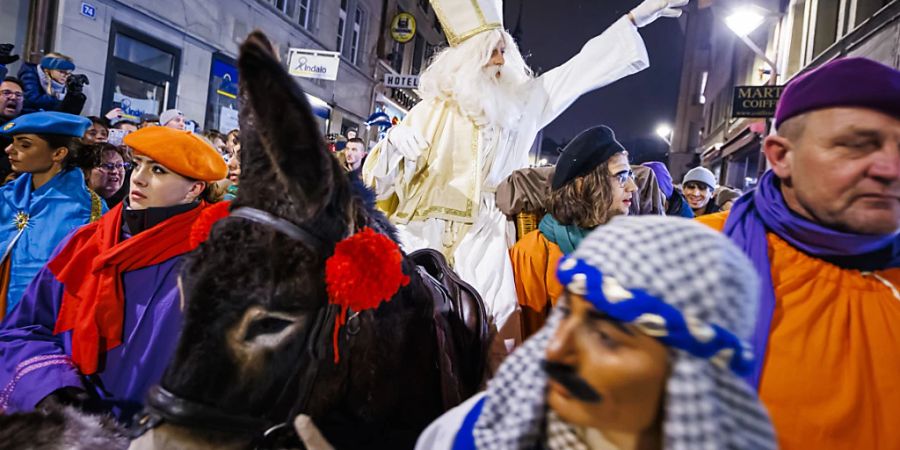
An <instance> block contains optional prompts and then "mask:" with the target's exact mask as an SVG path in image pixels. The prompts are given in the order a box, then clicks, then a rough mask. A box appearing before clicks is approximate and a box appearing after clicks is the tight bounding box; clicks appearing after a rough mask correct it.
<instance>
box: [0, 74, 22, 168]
mask: <svg viewBox="0 0 900 450" xmlns="http://www.w3.org/2000/svg"><path fill="white" fill-rule="evenodd" d="M23 101H24V97H23V94H22V82H21V81H19V79H18V78H16V77H6V78H4V79H3V82H2V83H0V127H3V126H4V125H6V124H7V123H8V122H9V121H11V120H13V119H15V118H16V117H19V116H20V115H21V114H22V104H23ZM9 144H12V137H10V136H7V135H5V134H0V147H2V148H6V147H7V146H9ZM11 173H12V167H11V166H10V165H9V159H8V158H0V185H2V184H3V183H4V182H6V177H8V176H9V175H10V174H11Z"/></svg>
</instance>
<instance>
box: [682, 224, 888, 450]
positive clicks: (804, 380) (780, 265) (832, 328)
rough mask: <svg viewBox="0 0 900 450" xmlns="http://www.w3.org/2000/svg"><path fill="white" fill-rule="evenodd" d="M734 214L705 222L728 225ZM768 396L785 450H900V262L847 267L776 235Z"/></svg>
mask: <svg viewBox="0 0 900 450" xmlns="http://www.w3.org/2000/svg"><path fill="white" fill-rule="evenodd" d="M727 217H728V213H727V212H723V213H718V214H712V215H708V216H703V217H699V218H697V219H696V220H697V221H699V222H701V223H703V224H705V225H708V226H710V227H712V228H715V229H716V230H719V231H721V230H722V229H723V228H724V226H725V220H726V219H727ZM768 241H769V259H770V261H771V267H772V285H773V287H774V289H775V311H774V314H773V317H772V327H771V330H770V334H769V344H768V350H767V352H766V357H765V360H764V361H763V364H764V365H763V372H762V378H761V380H760V386H759V395H760V398H761V399H762V401H763V403H764V404H765V405H766V407H767V408H768V409H769V413H770V415H771V416H772V422H773V423H774V425H775V430H776V432H777V434H778V440H779V445H780V446H781V448H782V449H786V450H800V449H804V450H805V449H816V450H823V449H824V450H857V449H900V269H889V270H883V271H877V272H873V273H862V272H860V271H857V270H845V269H841V268H840V267H838V266H835V265H832V264H829V263H827V262H825V261H823V260H821V259H817V258H813V257H811V256H808V255H806V254H804V253H802V252H800V251H799V250H797V249H795V248H793V247H792V246H791V245H790V244H788V243H787V242H785V241H784V240H782V239H781V238H779V237H778V236H776V235H775V234H774V233H769V234H768Z"/></svg>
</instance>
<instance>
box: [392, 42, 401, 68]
mask: <svg viewBox="0 0 900 450" xmlns="http://www.w3.org/2000/svg"><path fill="white" fill-rule="evenodd" d="M391 68H393V69H394V71H395V72H397V73H402V72H403V44H401V43H399V42H397V41H393V44H391Z"/></svg>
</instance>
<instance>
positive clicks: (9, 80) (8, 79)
mask: <svg viewBox="0 0 900 450" xmlns="http://www.w3.org/2000/svg"><path fill="white" fill-rule="evenodd" d="M3 82H4V83H16V84H18V85H19V88H20V89H22V90H23V91H24V90H25V86H22V80H20V79H18V78H16V77H12V76H10V77H6V78H4V79H3Z"/></svg>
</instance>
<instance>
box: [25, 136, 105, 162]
mask: <svg viewBox="0 0 900 450" xmlns="http://www.w3.org/2000/svg"><path fill="white" fill-rule="evenodd" d="M37 136H38V137H40V138H41V139H43V140H44V141H46V142H47V145H48V146H49V147H50V150H51V151H52V150H56V149H58V148H60V147H65V148H67V149H69V154H68V155H66V158H65V159H63V161H62V168H63V170H66V169H73V168H76V167H77V168H79V169H82V170H90V169H93V168H94V167H97V166H99V165H100V152H96V151H92V150H91V149H90V148H86V147H87V146H85V144H84V143H83V142H82V141H81V138H77V137H73V136H66V135H62V134H38V135H37Z"/></svg>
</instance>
